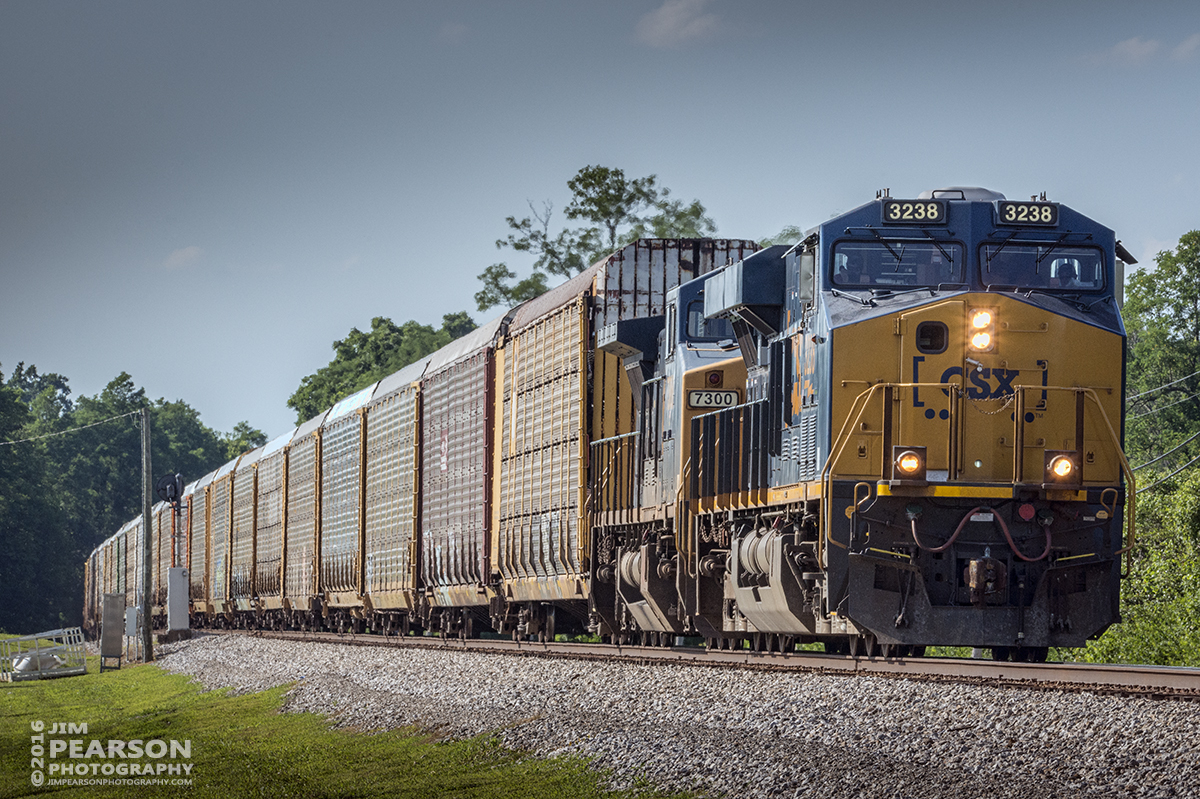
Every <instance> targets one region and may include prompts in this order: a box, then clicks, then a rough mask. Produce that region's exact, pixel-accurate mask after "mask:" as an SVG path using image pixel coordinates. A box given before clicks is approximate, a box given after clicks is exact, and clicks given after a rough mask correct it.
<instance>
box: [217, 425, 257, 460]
mask: <svg viewBox="0 0 1200 799" xmlns="http://www.w3.org/2000/svg"><path fill="white" fill-rule="evenodd" d="M221 439H222V441H224V443H225V457H226V458H227V459H229V460H233V459H234V458H236V457H237V456H238V455H241V454H242V453H243V452H249V451H250V450H252V449H255V448H256V447H261V446H262V445H263V444H266V443H267V434H266V433H264V432H263V431H261V430H259V429H258V428H255V427H251V426H250V423H249V422H245V421H242V422H238V423H237V424H236V425H234V428H233V432H231V433H226V434H225V435H223V436H221Z"/></svg>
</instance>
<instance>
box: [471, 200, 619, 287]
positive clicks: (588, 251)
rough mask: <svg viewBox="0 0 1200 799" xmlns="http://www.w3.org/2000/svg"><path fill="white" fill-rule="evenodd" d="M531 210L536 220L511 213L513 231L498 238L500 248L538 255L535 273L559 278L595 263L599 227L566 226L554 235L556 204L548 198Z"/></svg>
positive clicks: (508, 219) (509, 219) (531, 204)
mask: <svg viewBox="0 0 1200 799" xmlns="http://www.w3.org/2000/svg"><path fill="white" fill-rule="evenodd" d="M529 210H530V212H532V214H533V219H530V218H529V217H525V218H523V219H521V220H519V221H518V220H517V219H516V218H515V217H511V216H510V217H508V218H507V219H505V220H504V221H505V222H506V223H507V224H508V226H509V228H510V229H511V230H512V231H513V232H512V233H509V234H508V237H507V238H504V239H498V240H497V241H496V247H497V248H502V247H512V248H513V249H514V250H516V251H517V252H527V253H530V254H532V255H536V256H537V260H535V261H534V262H533V269H534V273H535V274H537V273H538V272H545V273H546V274H550V275H558V276H559V277H571V276H572V275H576V274H579V273H580V272H582V271H583V270H584V269H587V268H588V266H590V265H591V264H592V256H593V255H594V254H595V253H596V252H598V251H599V250H600V249H601V246H600V241H599V231H598V230H596V229H595V228H580V229H578V230H569V229H563V230H562V231H560V232H559V233H558V234H557V235H555V236H553V237H551V235H550V218H551V217H552V216H553V213H554V206H553V204H552V203H551V202H550V201H549V200H547V201H546V202H544V203H543V204H542V210H541V212H538V210H537V209H536V208H534V207H533V203H529ZM497 266H503V264H497ZM508 277H509V278H512V277H515V275H513V274H511V273H510V274H509V275H508ZM543 290H544V289H543ZM534 296H536V295H534ZM480 310H485V309H482V308H481V309H480Z"/></svg>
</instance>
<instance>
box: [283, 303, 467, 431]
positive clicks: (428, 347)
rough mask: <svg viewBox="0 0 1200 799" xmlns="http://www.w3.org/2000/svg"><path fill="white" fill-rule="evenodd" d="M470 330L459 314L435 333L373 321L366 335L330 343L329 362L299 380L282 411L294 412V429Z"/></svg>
mask: <svg viewBox="0 0 1200 799" xmlns="http://www.w3.org/2000/svg"><path fill="white" fill-rule="evenodd" d="M474 329H475V322H474V321H473V320H472V319H471V317H469V316H467V314H466V313H465V312H463V311H459V312H457V313H451V314H446V315H445V316H443V317H442V327H441V328H440V329H437V330H435V329H434V328H433V327H432V326H430V325H423V324H421V323H419V322H415V321H411V320H410V321H408V322H405V323H404V324H403V325H397V324H396V323H395V322H393V321H392V320H391V319H388V318H387V317H383V316H377V317H375V318H374V319H372V320H371V330H370V332H367V333H363V332H362V331H360V330H359V329H358V328H356V327H355V328H351V329H350V333H349V335H347V336H346V337H345V338H344V339H341V340H340V341H335V342H333V352H334V356H333V360H332V361H330V362H329V363H328V365H326V366H324V367H322V368H320V369H318V370H317V371H316V372H314V373H313V374H311V375H307V376H306V377H304V378H302V379H301V381H300V386H299V388H297V389H296V391H295V393H293V394H292V396H291V397H290V398H288V403H287V404H288V407H290V408H292V409H294V410H295V411H296V422H297V424H299V423H302V422H304V421H305V420H307V419H311V418H312V417H314V416H316V415H317V414H318V413H320V412H321V411H323V410H325V409H326V408H331V407H333V405H334V403H336V402H337V401H338V400H340V399H343V398H344V397H348V396H350V395H351V394H353V393H354V392H356V391H359V390H360V389H363V388H366V387H367V386H369V385H371V384H372V383H374V382H375V381H376V380H379V379H381V378H384V377H387V376H388V375H390V374H392V373H393V372H398V371H400V369H402V368H403V367H405V366H407V365H409V364H410V363H413V362H414V361H417V360H420V359H421V358H423V357H425V356H426V355H428V354H430V353H432V352H435V351H436V350H438V349H441V348H442V347H444V346H446V345H447V344H449V343H450V342H451V341H453V340H455V339H456V338H459V337H461V336H463V335H465V334H466V333H469V332H470V331H472V330H474Z"/></svg>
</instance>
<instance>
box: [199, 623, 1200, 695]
mask: <svg viewBox="0 0 1200 799" xmlns="http://www.w3.org/2000/svg"><path fill="white" fill-rule="evenodd" d="M213 632H216V633H217V634H221V635H248V636H253V637H259V638H275V639H279V640H285V641H304V642H318V643H337V644H344V645H350V646H376V647H394V648H398V649H404V648H414V647H423V648H428V649H442V650H450V651H461V652H482V653H490V654H500V655H510V656H521V657H542V658H546V657H550V658H570V659H582V660H603V661H625V662H636V663H648V664H656V663H657V664H680V665H689V666H707V667H726V668H732V667H737V668H749V669H759V670H764V671H794V672H813V673H821V674H842V675H846V676H852V675H863V676H873V677H885V678H891V679H911V680H921V681H927V682H938V681H940V682H950V683H966V684H973V685H997V686H1007V687H1019V688H1027V689H1034V690H1046V691H1068V692H1074V693H1084V692H1088V693H1095V694H1105V695H1110V696H1111V695H1115V696H1137V697H1142V698H1149V699H1174V700H1184V701H1200V669H1191V668H1180V667H1173V666H1129V665H1119V664H1099V663H1008V662H993V661H988V660H974V659H962V658H937V657H922V658H912V657H891V658H884V657H863V656H859V657H853V656H849V655H827V654H822V653H816V652H787V653H781V652H757V651H752V650H748V649H743V650H706V649H704V648H703V647H698V646H673V647H646V646H621V645H617V644H583V643H568V642H558V641H556V642H552V643H550V642H547V643H542V642H534V641H512V640H509V639H502V638H496V639H489V638H470V639H462V638H437V637H418V636H407V637H399V636H382V635H370V634H361V633H360V634H355V633H336V632H311V631H310V632H285V631H278V630H222V631H213Z"/></svg>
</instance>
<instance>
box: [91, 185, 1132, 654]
mask: <svg viewBox="0 0 1200 799" xmlns="http://www.w3.org/2000/svg"><path fill="white" fill-rule="evenodd" d="M1123 262H1128V263H1131V262H1133V259H1132V258H1130V257H1129V255H1128V253H1127V252H1125V251H1124V249H1123V248H1121V246H1120V244H1119V242H1117V241H1116V240H1115V237H1114V234H1113V232H1112V231H1111V230H1110V229H1108V228H1106V227H1104V226H1102V225H1100V224H1098V223H1096V222H1094V221H1092V220H1091V219H1088V218H1087V217H1084V216H1083V215H1081V214H1079V213H1078V212H1076V211H1075V210H1073V209H1071V208H1069V207H1067V206H1066V205H1061V204H1058V203H1054V202H1047V201H1046V200H1045V198H1044V197H1043V198H1041V199H1035V200H1032V201H1029V202H1012V201H1008V200H1006V199H1005V198H1004V197H1003V196H1002V195H1000V194H997V193H995V192H991V191H988V190H985V189H977V188H956V189H943V190H938V191H933V192H926V193H924V194H922V195H921V196H920V197H919V198H917V199H913V200H904V199H893V198H891V197H889V196H887V195H886V193H884V194H883V195H882V196H878V197H877V198H876V199H875V200H874V201H872V202H868V203H867V204H865V205H863V206H861V207H859V208H856V209H854V210H852V211H849V212H847V213H844V214H841V215H838V216H836V217H834V218H831V219H830V220H829V221H827V222H825V223H823V224H821V225H820V226H818V227H816V228H814V229H813V230H811V231H809V232H808V233H807V234H806V236H805V238H804V239H803V240H802V241H800V242H799V243H797V244H795V245H793V246H770V247H766V248H764V249H760V248H758V247H757V246H756V245H755V244H754V243H753V242H750V241H738V240H711V239H702V240H689V239H682V240H641V241H638V242H635V243H633V244H630V245H628V246H627V247H625V248H624V249H622V250H621V251H619V252H617V253H614V254H613V255H611V256H609V257H608V258H605V259H603V260H601V261H600V262H598V263H596V264H595V265H593V266H592V267H591V268H590V269H588V270H587V271H585V272H583V273H582V274H580V275H578V276H577V277H575V278H574V279H572V280H569V281H568V282H566V283H564V284H563V285H561V286H559V287H558V288H556V289H554V290H552V291H550V292H548V293H547V294H544V295H542V296H541V297H538V298H537V299H534V300H531V301H529V302H527V303H525V304H523V305H520V306H518V307H517V308H515V309H513V310H511V311H509V312H508V313H506V314H504V315H503V316H501V317H499V318H497V319H494V320H492V321H491V322H490V323H488V324H485V325H483V326H482V327H480V328H478V329H477V330H475V331H474V332H472V333H470V334H469V335H467V336H465V337H463V338H462V339H459V340H458V341H455V342H453V343H452V344H450V345H448V346H446V347H444V348H443V349H441V350H439V351H438V352H436V353H434V354H433V355H430V356H428V357H426V358H424V359H422V360H421V361H419V362H417V363H414V364H411V365H409V366H407V367H405V368H404V369H402V370H400V371H399V372H397V373H396V374H394V375H391V376H390V377H388V378H386V379H384V380H381V381H380V382H378V383H377V384H374V385H371V386H368V387H367V388H365V389H363V390H362V391H360V392H358V393H356V394H354V395H353V396H350V397H347V398H346V399H344V400H342V401H341V402H339V403H338V404H337V405H335V406H334V407H333V408H331V409H330V410H329V411H327V412H326V413H324V414H321V415H320V416H318V417H316V418H314V419H311V420H309V421H308V422H306V423H305V424H303V425H300V426H299V427H298V428H296V429H295V430H292V431H289V432H288V433H286V434H285V435H283V436H280V437H279V438H276V439H275V440H273V441H271V442H270V443H268V444H267V445H266V446H264V447H261V448H259V449H256V450H254V451H252V452H247V453H245V454H243V455H242V456H240V457H239V458H237V459H235V460H233V461H230V462H229V463H227V464H226V465H225V466H223V467H221V468H220V469H218V470H217V471H215V472H213V473H212V474H209V475H205V476H204V477H202V478H201V479H199V480H197V481H195V482H194V483H192V484H190V485H189V486H187V488H186V490H185V498H184V513H183V515H182V516H181V517H179V518H178V519H176V517H175V516H174V515H173V514H172V513H171V511H170V509H169V508H167V507H165V506H159V507H158V508H156V509H155V515H154V518H153V520H152V521H153V524H152V530H151V534H152V535H153V541H152V543H153V551H154V552H155V553H156V554H155V557H154V559H153V563H152V564H151V565H152V566H153V572H154V574H153V585H154V589H153V590H154V596H153V597H152V603H153V605H154V608H155V614H156V618H161V616H160V614H161V613H162V611H163V608H164V607H165V604H166V602H165V585H166V579H165V574H166V570H167V569H168V568H169V567H170V566H172V565H178V566H185V567H186V568H187V569H188V575H189V578H188V580H189V585H190V601H191V616H192V624H193V626H197V627H202V626H251V627H268V628H300V629H312V628H328V629H338V630H344V629H354V630H358V631H362V630H367V629H369V630H373V631H377V632H383V633H392V634H408V633H410V632H415V631H422V630H425V631H436V632H440V633H442V634H446V635H461V636H474V635H478V634H480V633H481V632H484V631H488V630H491V631H494V632H497V633H501V634H506V635H512V636H513V637H517V638H522V637H528V638H540V639H542V640H545V639H548V638H553V636H554V635H555V634H556V633H579V632H584V631H589V632H591V633H593V634H596V635H600V636H602V637H604V638H605V639H606V640H615V641H621V642H636V643H642V644H668V643H670V642H673V641H674V640H675V639H676V637H678V636H700V637H703V638H705V639H707V641H708V643H709V645H710V646H713V647H730V646H741V645H742V642H744V641H747V640H748V641H750V642H751V643H752V645H754V646H757V647H762V648H768V647H769V648H781V649H791V648H793V647H794V646H795V645H797V644H799V643H811V642H822V643H824V645H825V649H826V650H827V651H835V652H851V653H859V652H866V653H872V652H880V651H881V652H882V653H883V654H900V653H907V654H919V653H921V652H923V651H924V648H925V647H926V646H929V645H965V646H975V647H984V648H990V649H991V650H992V653H993V655H994V656H995V657H997V658H1010V657H1011V658H1014V659H1031V660H1037V659H1044V657H1045V654H1046V651H1047V648H1048V647H1050V646H1081V645H1083V644H1084V643H1085V642H1086V640H1087V639H1088V638H1090V637H1094V636H1096V635H1098V634H1100V633H1101V632H1103V631H1104V630H1105V629H1106V628H1107V627H1108V626H1109V625H1110V624H1112V623H1113V622H1114V621H1116V620H1117V619H1118V618H1119V616H1118V599H1119V585H1120V579H1121V555H1122V554H1123V553H1125V552H1127V551H1128V550H1129V545H1128V542H1131V540H1132V536H1133V529H1132V510H1133V493H1132V486H1133V479H1132V474H1131V473H1130V472H1129V467H1128V463H1127V462H1126V461H1125V457H1124V455H1123V452H1122V437H1123V428H1124V411H1123V405H1124V403H1123V395H1124V364H1125V334H1124V327H1123V324H1122V321H1121V316H1120V311H1119V300H1120V286H1121V281H1122V274H1123V268H1124V263H1123ZM1127 492H1128V494H1127ZM1126 517H1128V518H1127V530H1123V519H1125V518H1126ZM1123 532H1124V533H1125V534H1124V535H1123ZM143 534H144V529H143V525H142V523H141V519H140V518H139V519H136V520H134V521H131V522H130V523H129V524H127V525H126V526H125V527H124V528H122V529H121V530H120V531H118V532H117V533H116V534H115V535H114V536H113V537H112V538H110V539H109V540H108V541H106V542H105V543H104V544H103V545H101V546H100V547H99V548H97V550H96V551H95V552H94V553H93V554H92V555H91V557H90V558H89V560H88V562H87V585H86V594H85V597H86V598H85V608H84V615H85V625H87V626H88V627H91V628H94V627H95V625H96V624H97V623H98V619H99V602H100V598H101V596H102V595H103V594H105V593H113V592H117V593H121V592H124V593H126V594H127V596H128V598H129V600H130V601H131V602H133V601H135V600H139V599H140V598H139V597H138V596H137V592H138V591H139V590H140V587H141V584H142V583H141V580H140V579H138V576H139V575H140V574H142V572H141V571H140V570H141V569H142V568H144V564H143V563H142V562H141V558H142V555H141V553H142V549H143V547H142V544H141V536H142V535H143Z"/></svg>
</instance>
